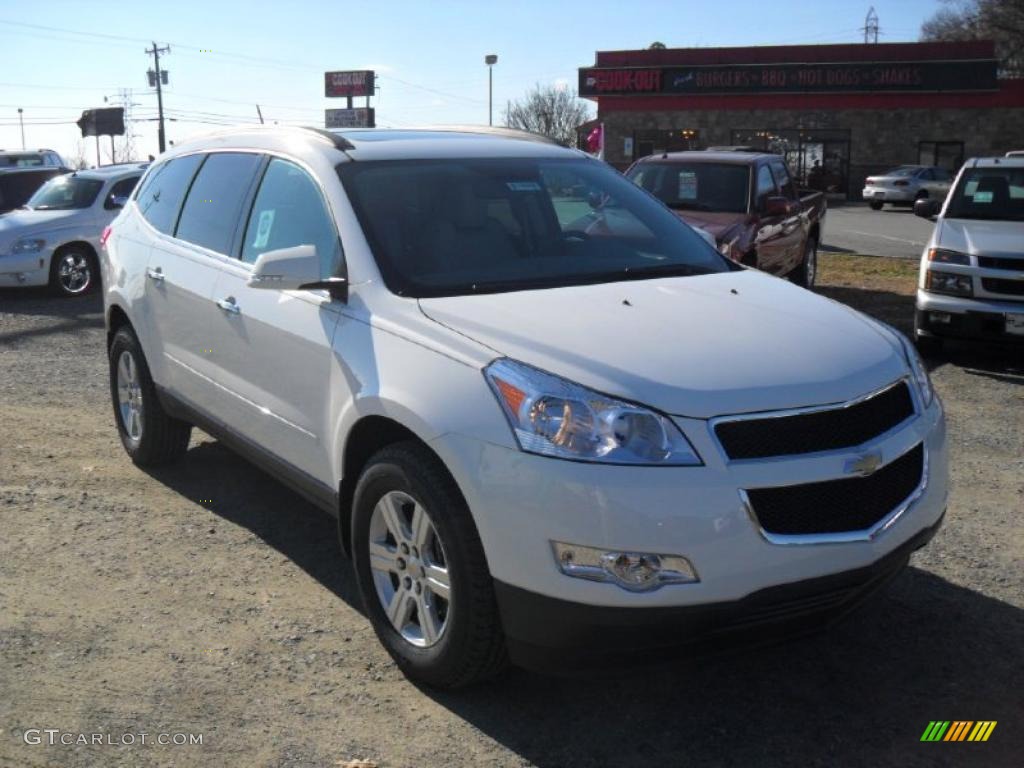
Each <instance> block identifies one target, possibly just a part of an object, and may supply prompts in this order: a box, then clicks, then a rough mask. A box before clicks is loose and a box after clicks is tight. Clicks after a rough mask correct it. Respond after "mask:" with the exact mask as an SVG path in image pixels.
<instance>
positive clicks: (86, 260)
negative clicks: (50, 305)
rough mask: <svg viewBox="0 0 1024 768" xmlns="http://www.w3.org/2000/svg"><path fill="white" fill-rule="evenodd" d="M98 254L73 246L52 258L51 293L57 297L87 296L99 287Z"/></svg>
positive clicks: (58, 252)
mask: <svg viewBox="0 0 1024 768" xmlns="http://www.w3.org/2000/svg"><path fill="white" fill-rule="evenodd" d="M99 282H100V265H99V262H98V261H97V260H96V254H94V253H93V252H92V251H90V250H87V249H85V248H83V247H81V246H77V245H73V246H71V247H69V248H64V249H63V250H60V251H57V253H55V254H54V255H53V256H52V257H50V291H51V292H52V293H54V294H55V295H57V296H64V297H69V296H85V295H86V294H89V293H92V292H94V291H95V290H96V288H97V287H98V286H99Z"/></svg>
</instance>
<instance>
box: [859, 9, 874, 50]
mask: <svg viewBox="0 0 1024 768" xmlns="http://www.w3.org/2000/svg"><path fill="white" fill-rule="evenodd" d="M861 29H862V30H863V32H864V42H865V43H877V42H878V14H877V13H875V6H873V5H872V6H871V7H870V8H868V15H867V16H865V17H864V26H863V27H862V28H861Z"/></svg>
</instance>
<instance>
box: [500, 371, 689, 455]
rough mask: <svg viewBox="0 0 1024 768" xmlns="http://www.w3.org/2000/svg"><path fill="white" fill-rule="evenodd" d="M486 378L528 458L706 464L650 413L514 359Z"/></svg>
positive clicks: (672, 428)
mask: <svg viewBox="0 0 1024 768" xmlns="http://www.w3.org/2000/svg"><path fill="white" fill-rule="evenodd" d="M484 376H486V378H487V381H488V383H489V384H490V385H491V388H492V389H493V390H494V394H495V396H496V397H497V398H498V402H499V403H500V404H501V408H502V410H503V411H504V412H505V417H506V418H507V419H508V422H509V425H510V426H511V427H512V432H513V433H514V434H515V436H516V441H517V442H518V443H519V447H520V448H522V449H523V450H524V451H527V452H528V453H537V454H541V455H542V456H555V457H557V458H561V459H574V460H576V461H594V462H603V463H606V464H647V465H665V466H700V465H701V463H702V462H701V460H700V457H699V456H698V455H697V452H696V451H695V450H694V449H693V447H692V446H691V445H690V443H689V442H688V441H687V439H686V438H685V437H684V436H683V433H682V432H680V431H679V428H678V427H677V426H676V425H675V424H673V423H672V422H671V421H670V420H669V419H667V418H666V417H664V416H662V415H661V414H659V413H655V412H654V411H651V410H648V409H647V408H643V407H641V406H639V405H634V404H633V403H627V402H623V401H621V400H616V399H614V398H611V397H608V396H607V395H602V394H599V393H597V392H592V391H590V390H588V389H586V388H584V387H581V386H580V385H579V384H574V383H573V382H571V381H567V380H565V379H562V378H559V377H558V376H554V375H552V374H550V373H545V372H544V371H540V370H538V369H536V368H532V367H530V366H528V365H524V364H523V363H518V362H516V361H514V360H508V359H501V360H495V361H494V362H493V363H491V364H490V365H489V366H487V368H486V369H484Z"/></svg>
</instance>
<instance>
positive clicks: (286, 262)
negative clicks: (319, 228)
mask: <svg viewBox="0 0 1024 768" xmlns="http://www.w3.org/2000/svg"><path fill="white" fill-rule="evenodd" d="M346 284H347V281H346V280H345V278H343V277H329V278H327V279H326V280H325V279H322V278H321V277H320V257H319V255H318V254H317V252H316V246H314V245H296V246H293V247H291V248H280V249H278V250H276V251H267V252H266V253H264V254H262V255H261V256H260V257H259V258H258V259H256V263H255V264H254V265H253V270H252V274H251V275H250V276H249V280H248V283H247V285H248V286H249V287H250V288H269V289H273V290H278V291H288V290H306V289H311V288H326V289H328V290H329V291H331V295H332V296H335V295H336V292H338V291H339V290H340V291H341V292H342V293H344V289H345V286H346ZM336 297H337V298H342V300H344V298H346V297H345V296H344V295H342V296H336Z"/></svg>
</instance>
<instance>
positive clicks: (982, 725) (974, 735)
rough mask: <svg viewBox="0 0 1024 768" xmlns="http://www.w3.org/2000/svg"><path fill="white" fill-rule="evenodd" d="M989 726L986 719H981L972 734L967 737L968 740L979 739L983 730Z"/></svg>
mask: <svg viewBox="0 0 1024 768" xmlns="http://www.w3.org/2000/svg"><path fill="white" fill-rule="evenodd" d="M987 727H988V723H987V722H985V721H984V720H979V721H978V722H977V724H976V725H975V726H974V730H973V731H971V735H970V736H968V737H967V740H968V741H977V740H978V737H979V736H981V734H982V732H984V730H985V729H986V728H987Z"/></svg>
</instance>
